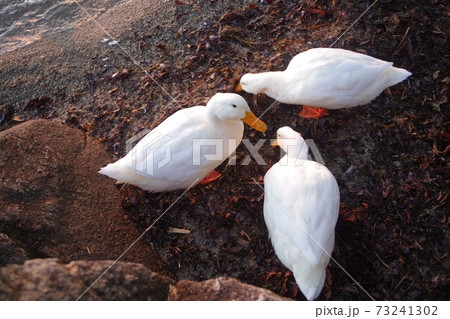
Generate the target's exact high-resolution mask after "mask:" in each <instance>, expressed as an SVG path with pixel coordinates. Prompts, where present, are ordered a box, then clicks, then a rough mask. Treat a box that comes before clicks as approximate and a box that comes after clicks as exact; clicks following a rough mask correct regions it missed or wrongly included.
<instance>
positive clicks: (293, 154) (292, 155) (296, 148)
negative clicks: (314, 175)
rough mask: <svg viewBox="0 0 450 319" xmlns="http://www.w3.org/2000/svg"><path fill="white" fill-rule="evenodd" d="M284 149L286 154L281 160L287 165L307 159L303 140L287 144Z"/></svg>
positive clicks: (306, 148) (306, 149)
mask: <svg viewBox="0 0 450 319" xmlns="http://www.w3.org/2000/svg"><path fill="white" fill-rule="evenodd" d="M285 151H286V155H285V156H284V157H283V160H284V162H285V163H286V164H288V165H299V163H301V162H302V161H304V160H307V159H308V146H307V145H306V143H305V142H302V143H299V144H295V145H289V146H288V149H287V150H285Z"/></svg>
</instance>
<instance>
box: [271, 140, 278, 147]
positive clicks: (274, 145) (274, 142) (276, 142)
mask: <svg viewBox="0 0 450 319" xmlns="http://www.w3.org/2000/svg"><path fill="white" fill-rule="evenodd" d="M270 146H273V147H276V146H279V145H278V140H275V141H273V143H272V144H270Z"/></svg>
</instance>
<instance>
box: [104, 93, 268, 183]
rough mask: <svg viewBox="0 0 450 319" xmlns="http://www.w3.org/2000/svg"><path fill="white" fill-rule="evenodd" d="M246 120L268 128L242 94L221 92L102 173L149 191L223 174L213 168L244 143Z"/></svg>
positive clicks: (169, 120) (183, 112) (168, 123)
mask: <svg viewBox="0 0 450 319" xmlns="http://www.w3.org/2000/svg"><path fill="white" fill-rule="evenodd" d="M243 123H246V124H248V125H249V126H251V127H252V128H254V129H255V130H258V131H260V132H264V131H265V130H266V129H267V125H266V124H265V123H264V122H262V121H261V120H259V119H258V118H257V117H256V116H255V115H254V114H253V113H252V112H251V111H250V108H249V107H248V104H247V102H246V101H245V100H244V98H242V97H241V96H240V95H238V94H234V93H217V94H216V95H214V96H213V97H212V98H211V99H210V100H209V101H208V103H207V104H206V106H194V107H190V108H187V109H183V110H180V111H178V112H176V113H174V114H173V115H171V116H169V117H168V118H167V119H166V120H164V121H163V122H162V123H161V124H160V125H158V126H157V127H155V128H154V129H153V130H152V131H151V132H150V133H148V134H147V135H146V136H145V137H144V138H143V139H142V140H141V141H139V143H138V144H136V146H135V147H134V148H133V149H132V150H131V151H130V152H129V153H128V154H127V155H126V156H125V157H123V158H121V159H120V160H118V161H117V162H115V163H111V164H108V165H107V166H106V167H104V168H102V169H100V171H99V173H100V174H104V175H106V176H109V177H111V178H114V179H116V180H118V181H120V182H123V183H129V184H132V185H135V186H138V187H140V188H142V189H144V190H146V191H150V192H163V191H173V190H177V189H186V188H189V187H192V186H194V185H196V184H198V183H209V182H211V181H213V180H216V179H217V178H219V177H220V176H221V175H220V173H218V172H216V171H215V170H214V169H215V168H216V167H217V166H219V165H220V164H221V163H222V162H223V161H224V160H225V159H227V158H228V157H229V156H230V155H231V154H232V153H233V152H234V151H235V149H236V148H237V146H238V145H239V144H240V143H241V140H242V136H243V134H244V124H243Z"/></svg>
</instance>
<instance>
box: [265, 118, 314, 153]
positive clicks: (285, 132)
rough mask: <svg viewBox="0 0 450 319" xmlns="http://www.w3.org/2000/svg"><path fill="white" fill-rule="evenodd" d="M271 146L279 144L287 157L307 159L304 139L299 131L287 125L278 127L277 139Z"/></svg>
mask: <svg viewBox="0 0 450 319" xmlns="http://www.w3.org/2000/svg"><path fill="white" fill-rule="evenodd" d="M272 146H279V147H280V148H281V149H282V150H283V151H285V152H286V154H287V156H288V157H292V158H296V159H307V157H308V146H307V145H306V142H305V140H304V139H303V137H302V136H301V135H300V133H297V132H296V131H294V130H293V129H291V128H290V127H288V126H284V127H280V128H279V129H278V130H277V139H276V141H275V142H273V143H272Z"/></svg>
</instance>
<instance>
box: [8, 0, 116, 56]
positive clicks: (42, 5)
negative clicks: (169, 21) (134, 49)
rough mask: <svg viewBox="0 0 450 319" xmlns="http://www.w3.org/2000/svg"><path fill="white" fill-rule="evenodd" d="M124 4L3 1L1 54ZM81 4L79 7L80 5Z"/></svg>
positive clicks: (65, 0) (110, 1)
mask: <svg viewBox="0 0 450 319" xmlns="http://www.w3.org/2000/svg"><path fill="white" fill-rule="evenodd" d="M122 2H124V0H77V1H74V0H0V54H1V53H3V52H8V51H13V50H16V49H18V48H21V47H24V46H26V45H29V44H31V43H33V42H35V41H37V40H39V39H41V38H42V37H44V36H54V35H57V34H58V33H60V32H64V31H67V30H71V29H73V28H75V27H76V26H77V25H80V24H82V23H84V22H85V21H87V20H88V19H90V18H89V16H88V15H87V14H86V13H85V12H84V11H83V10H82V9H81V8H80V6H81V7H82V8H83V9H85V10H86V11H87V12H88V13H89V14H90V15H92V16H93V17H94V18H95V17H98V16H99V15H101V14H103V13H104V12H105V11H107V10H108V9H110V8H112V7H114V6H116V5H118V4H120V3H122ZM77 3H78V4H77Z"/></svg>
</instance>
